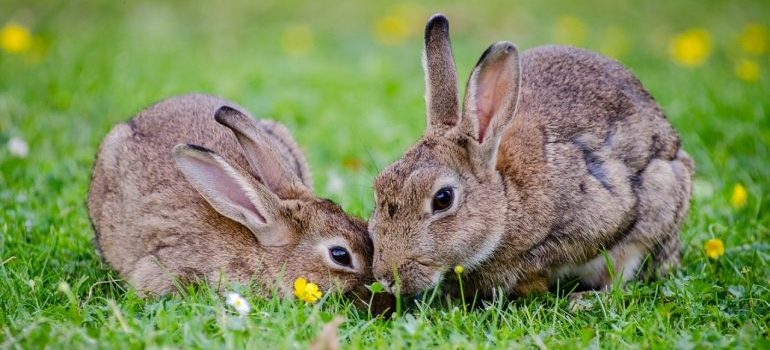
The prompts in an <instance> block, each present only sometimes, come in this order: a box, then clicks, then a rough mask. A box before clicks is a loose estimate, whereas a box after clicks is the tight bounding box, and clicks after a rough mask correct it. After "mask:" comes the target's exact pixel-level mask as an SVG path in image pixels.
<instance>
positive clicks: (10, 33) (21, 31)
mask: <svg viewBox="0 0 770 350" xmlns="http://www.w3.org/2000/svg"><path fill="white" fill-rule="evenodd" d="M31 46H32V34H30V33H29V29H27V28H25V27H23V26H21V25H19V24H16V23H8V24H6V25H5V26H4V27H3V29H1V30H0V47H2V48H3V50H5V51H7V52H10V53H22V52H25V51H27V50H29V48H30V47H31Z"/></svg>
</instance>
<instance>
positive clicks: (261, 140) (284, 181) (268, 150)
mask: <svg viewBox="0 0 770 350" xmlns="http://www.w3.org/2000/svg"><path fill="white" fill-rule="evenodd" d="M214 119H216V121H217V122H219V123H220V124H222V125H224V126H226V127H228V128H230V129H231V130H232V131H233V132H234V133H235V136H236V137H237V138H238V142H240V144H241V146H242V147H243V149H244V154H245V155H246V160H248V162H249V165H251V167H252V169H254V171H256V172H257V175H259V178H260V180H262V182H264V183H265V185H267V187H269V188H270V189H271V190H272V191H273V192H275V193H277V194H279V195H282V196H286V195H289V194H291V193H295V192H296V191H297V190H301V191H309V190H310V189H308V188H306V187H305V185H304V183H303V181H302V179H300V177H299V175H298V174H297V172H295V171H294V170H292V169H291V166H290V164H289V163H290V162H291V160H289V159H286V158H284V157H283V156H281V155H280V154H279V153H278V151H277V150H275V148H274V147H275V146H272V145H271V142H270V139H269V136H268V135H266V134H265V131H263V130H262V128H260V127H259V126H258V125H257V124H256V121H255V120H254V119H252V118H251V117H249V116H247V115H245V114H243V113H241V112H240V111H238V110H236V109H234V108H231V107H227V106H223V107H220V108H219V109H218V110H217V111H216V112H215V113H214Z"/></svg>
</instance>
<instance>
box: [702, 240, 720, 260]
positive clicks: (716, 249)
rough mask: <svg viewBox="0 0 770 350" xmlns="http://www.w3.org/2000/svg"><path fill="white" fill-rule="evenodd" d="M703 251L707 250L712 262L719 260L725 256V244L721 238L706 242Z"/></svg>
mask: <svg viewBox="0 0 770 350" xmlns="http://www.w3.org/2000/svg"><path fill="white" fill-rule="evenodd" d="M703 249H704V250H706V255H707V256H708V257H709V258H711V259H712V260H716V259H719V257H720V256H722V255H725V244H724V243H723V242H722V240H721V239H719V238H712V239H709V240H708V241H706V244H704V245H703Z"/></svg>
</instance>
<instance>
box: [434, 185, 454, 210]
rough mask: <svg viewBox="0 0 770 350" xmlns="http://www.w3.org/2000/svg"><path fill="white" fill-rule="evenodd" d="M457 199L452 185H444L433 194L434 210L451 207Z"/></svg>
mask: <svg viewBox="0 0 770 350" xmlns="http://www.w3.org/2000/svg"><path fill="white" fill-rule="evenodd" d="M454 199H455V192H454V190H452V188H451V187H444V188H442V189H440V190H438V192H436V194H434V195H433V204H432V205H433V212H434V213H438V212H442V211H444V210H447V209H449V207H451V206H452V202H453V201H454Z"/></svg>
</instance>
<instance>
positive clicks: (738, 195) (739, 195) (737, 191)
mask: <svg viewBox="0 0 770 350" xmlns="http://www.w3.org/2000/svg"><path fill="white" fill-rule="evenodd" d="M747 197H748V193H747V192H746V188H745V187H743V185H741V184H737V185H735V187H733V195H732V196H730V204H732V205H733V208H735V209H740V208H743V207H744V206H746V198H747Z"/></svg>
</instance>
